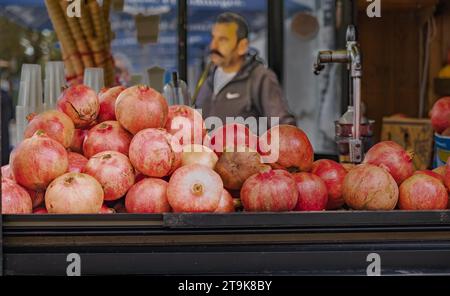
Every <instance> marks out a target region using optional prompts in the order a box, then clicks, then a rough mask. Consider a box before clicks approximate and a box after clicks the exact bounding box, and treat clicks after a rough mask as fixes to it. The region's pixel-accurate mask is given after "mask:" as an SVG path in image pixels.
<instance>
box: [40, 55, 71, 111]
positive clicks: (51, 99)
mask: <svg viewBox="0 0 450 296" xmlns="http://www.w3.org/2000/svg"><path fill="white" fill-rule="evenodd" d="M65 85H66V78H65V74H64V62H62V61H52V62H47V63H46V64H45V83H44V87H45V89H44V110H49V109H55V108H56V102H57V101H58V98H59V96H60V95H61V92H62V88H63V87H64V86H65Z"/></svg>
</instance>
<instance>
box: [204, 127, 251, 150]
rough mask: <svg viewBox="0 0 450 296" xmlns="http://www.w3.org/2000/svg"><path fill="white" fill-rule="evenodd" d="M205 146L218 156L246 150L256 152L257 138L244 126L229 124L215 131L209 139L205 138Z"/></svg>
mask: <svg viewBox="0 0 450 296" xmlns="http://www.w3.org/2000/svg"><path fill="white" fill-rule="evenodd" d="M205 140H206V141H207V142H206V145H207V146H209V147H210V148H211V149H212V150H214V152H216V153H217V155H218V156H220V155H221V154H222V152H224V151H228V152H233V151H234V152H243V151H248V150H247V149H246V148H248V147H249V148H251V149H252V150H255V151H256V150H257V146H258V137H257V136H256V135H255V134H254V133H253V132H251V131H250V130H249V129H248V128H247V127H246V126H245V125H243V124H240V123H231V124H226V125H223V126H220V127H219V128H217V129H215V130H214V131H213V132H212V133H211V135H210V137H206V138H205ZM238 148H239V149H238Z"/></svg>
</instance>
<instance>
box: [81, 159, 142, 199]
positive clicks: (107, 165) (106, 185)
mask: <svg viewBox="0 0 450 296" xmlns="http://www.w3.org/2000/svg"><path fill="white" fill-rule="evenodd" d="M83 173H85V174H88V175H90V176H92V177H94V178H95V179H96V180H97V181H98V182H99V183H100V184H101V185H102V188H103V191H104V199H105V200H116V199H119V198H121V197H122V196H124V195H125V194H126V193H127V191H128V189H130V187H131V186H133V184H134V168H133V166H132V165H131V162H130V160H129V159H128V157H127V156H126V155H124V154H122V153H120V152H116V151H103V152H100V153H97V154H95V155H94V156H92V157H91V158H90V159H89V161H88V162H87V164H86V166H85V167H84V169H83Z"/></svg>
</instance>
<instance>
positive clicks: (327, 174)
mask: <svg viewBox="0 0 450 296" xmlns="http://www.w3.org/2000/svg"><path fill="white" fill-rule="evenodd" d="M311 173H313V174H315V175H317V176H319V177H320V178H321V179H322V180H323V181H324V182H325V185H326V187H327V191H328V204H327V209H328V210H334V209H338V208H340V207H342V206H343V205H344V199H343V198H342V184H343V183H344V178H345V176H346V175H347V170H346V169H345V168H344V167H343V166H342V165H341V164H340V163H337V162H335V161H333V160H329V159H320V160H317V161H315V162H314V163H313V165H312V169H311Z"/></svg>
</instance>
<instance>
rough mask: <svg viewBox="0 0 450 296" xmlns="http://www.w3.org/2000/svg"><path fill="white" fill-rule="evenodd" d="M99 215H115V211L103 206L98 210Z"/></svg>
mask: <svg viewBox="0 0 450 296" xmlns="http://www.w3.org/2000/svg"><path fill="white" fill-rule="evenodd" d="M98 213H99V214H115V213H116V210H115V209H114V208H110V207H108V206H107V205H105V204H103V205H102V208H101V209H100V212H98Z"/></svg>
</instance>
